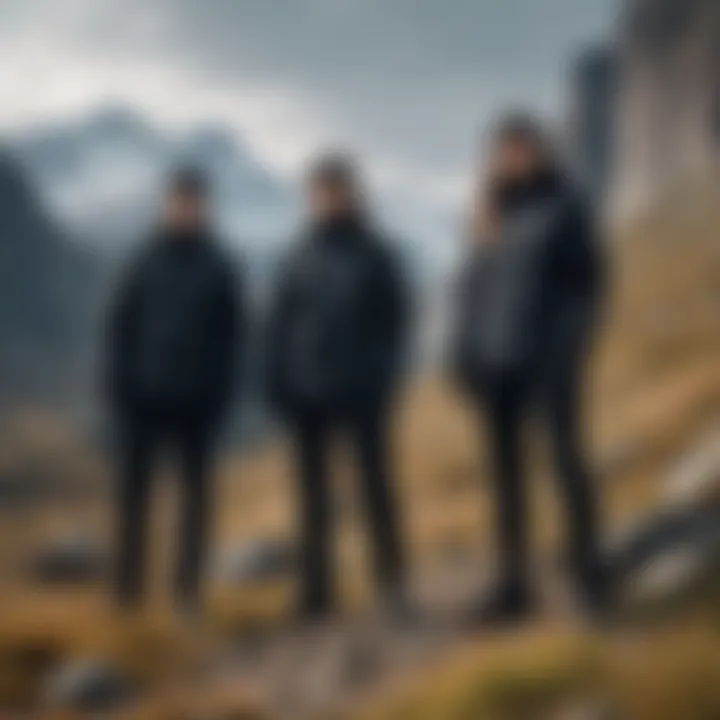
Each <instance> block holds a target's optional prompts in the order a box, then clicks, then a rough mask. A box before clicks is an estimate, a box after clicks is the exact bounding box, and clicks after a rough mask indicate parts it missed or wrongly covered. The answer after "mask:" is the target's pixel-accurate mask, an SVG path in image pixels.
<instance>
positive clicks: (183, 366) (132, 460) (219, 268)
mask: <svg viewBox="0 0 720 720" xmlns="http://www.w3.org/2000/svg"><path fill="white" fill-rule="evenodd" d="M207 194H208V192H207V183H206V180H205V178H204V177H203V175H202V173H201V172H199V171H198V170H196V169H193V168H187V169H182V170H180V171H178V172H177V173H176V174H175V175H174V176H173V178H172V180H171V182H170V185H169V190H168V194H167V199H166V204H165V216H164V218H163V222H162V223H161V225H160V227H159V228H158V229H157V230H156V231H155V232H154V233H153V234H152V236H151V237H150V238H149V239H148V240H147V241H146V242H145V243H144V245H143V246H142V248H141V250H140V251H139V253H138V257H137V258H136V260H135V262H134V263H132V264H131V267H130V268H129V270H128V272H127V273H126V276H125V277H124V278H123V280H122V282H121V283H120V286H119V288H118V289H117V292H116V295H115V297H114V300H113V303H112V305H111V309H110V313H109V317H108V321H107V331H108V332H107V342H106V348H105V354H106V359H105V382H106V391H107V394H108V397H109V402H110V404H111V407H112V410H113V412H114V415H115V417H116V419H117V421H118V426H119V430H120V432H119V435H120V453H121V456H122V468H121V477H120V483H119V506H118V510H119V549H118V552H119V559H118V565H117V577H116V592H117V596H118V600H119V602H120V603H121V604H123V605H125V606H131V605H134V604H135V603H137V602H138V601H139V599H140V598H141V595H142V589H143V574H144V556H145V554H146V551H147V547H146V546H147V540H146V533H147V524H148V522H147V521H148V518H147V514H148V500H149V494H150V486H151V478H152V473H153V469H154V465H155V461H156V460H157V456H158V453H159V451H160V450H162V449H170V450H172V451H173V452H174V453H176V454H177V456H178V459H179V462H180V465H181V470H182V472H181V479H182V494H183V509H182V525H181V531H180V543H179V551H180V561H179V568H178V575H177V592H178V596H179V600H180V603H181V606H182V609H183V610H185V611H187V612H189V613H192V612H195V611H198V610H199V609H200V605H199V585H200V574H201V570H202V565H203V560H204V554H205V545H206V535H207V523H208V514H209V500H210V498H209V487H208V485H209V481H210V478H209V477H208V476H209V464H210V458H211V454H212V448H213V442H214V440H215V439H216V436H217V434H218V431H219V429H220V425H221V422H222V420H223V417H224V415H225V412H226V411H227V410H228V406H229V404H230V400H231V397H232V392H233V388H234V386H235V383H236V379H237V377H236V376H237V371H238V366H239V365H240V360H241V358H240V355H241V351H242V349H243V344H244V343H243V340H244V333H245V318H244V312H243V303H242V299H241V295H242V292H241V286H240V280H239V277H238V276H237V274H236V271H235V269H234V268H233V264H232V261H231V260H230V258H228V257H227V256H226V254H225V252H224V251H223V250H222V249H221V247H220V246H219V244H218V242H217V241H216V239H215V234H214V232H213V230H212V229H211V227H210V221H209V217H208V198H207Z"/></svg>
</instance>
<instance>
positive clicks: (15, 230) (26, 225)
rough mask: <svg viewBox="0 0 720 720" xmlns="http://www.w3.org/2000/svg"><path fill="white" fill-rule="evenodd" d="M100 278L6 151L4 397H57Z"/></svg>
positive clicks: (1, 219) (1, 286)
mask: <svg viewBox="0 0 720 720" xmlns="http://www.w3.org/2000/svg"><path fill="white" fill-rule="evenodd" d="M99 281H100V273H98V265H97V263H96V260H95V259H94V258H93V257H92V255H91V254H90V252H89V251H88V249H86V248H83V247H80V246H78V245H76V244H75V243H73V242H72V240H71V239H70V238H69V237H67V236H66V235H64V234H63V233H62V232H61V231H60V229H59V228H58V227H57V226H56V225H55V223H54V221H53V220H52V219H51V217H50V215H48V214H47V212H46V211H45V209H44V206H43V203H42V201H41V199H40V198H39V196H38V194H37V192H36V191H35V189H34V188H33V185H32V183H31V182H30V180H29V179H28V176H27V173H26V172H25V171H24V170H23V169H22V166H21V164H20V163H19V161H18V160H17V159H16V158H15V157H14V156H13V155H12V154H11V153H9V152H8V151H7V150H1V151H0V397H1V398H2V399H3V400H7V399H12V398H13V397H19V398H23V400H26V401H27V400H29V399H31V398H36V399H37V398H38V397H41V398H42V399H43V400H45V399H48V398H49V396H50V395H53V396H56V395H58V394H59V393H61V392H62V391H63V389H64V388H65V387H66V381H67V380H68V378H69V376H70V375H71V374H72V372H73V371H76V370H77V369H78V367H79V365H78V363H79V359H80V356H81V354H82V348H83V347H84V346H85V345H86V339H87V337H88V335H89V330H90V327H91V325H92V322H93V320H92V314H93V308H94V307H95V306H96V303H94V302H93V301H92V300H93V297H94V296H96V293H97V291H98V285H99Z"/></svg>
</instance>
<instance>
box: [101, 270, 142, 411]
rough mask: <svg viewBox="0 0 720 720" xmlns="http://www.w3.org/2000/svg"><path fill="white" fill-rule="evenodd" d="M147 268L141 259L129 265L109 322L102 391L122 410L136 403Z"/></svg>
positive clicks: (111, 307)
mask: <svg viewBox="0 0 720 720" xmlns="http://www.w3.org/2000/svg"><path fill="white" fill-rule="evenodd" d="M143 266H144V261H143V260H142V259H141V258H138V259H136V260H135V261H133V262H132V263H131V264H130V265H129V266H128V268H127V270H126V271H125V272H124V274H123V276H122V277H121V279H120V281H119V283H118V286H117V288H116V290H115V294H114V296H113V297H112V298H111V301H110V304H109V309H108V312H107V315H106V319H105V342H104V348H103V350H104V352H103V359H102V385H103V387H102V390H103V395H104V396H105V398H106V399H107V400H108V401H109V402H110V403H111V404H112V405H115V406H120V407H124V406H127V404H129V403H130V402H131V401H132V394H133V389H132V387H131V377H130V358H131V357H132V353H133V346H134V343H135V337H136V330H137V322H138V317H139V313H140V295H141V288H142V275H143Z"/></svg>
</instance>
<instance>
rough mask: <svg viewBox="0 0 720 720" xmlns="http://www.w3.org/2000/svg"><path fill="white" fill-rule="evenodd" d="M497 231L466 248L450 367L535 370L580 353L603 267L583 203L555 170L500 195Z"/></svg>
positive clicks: (468, 378)
mask: <svg viewBox="0 0 720 720" xmlns="http://www.w3.org/2000/svg"><path fill="white" fill-rule="evenodd" d="M504 214H505V221H504V222H505V224H504V229H503V231H502V232H501V235H500V237H498V238H497V239H495V240H494V241H493V242H491V243H488V244H487V245H482V246H480V247H477V248H474V249H473V254H472V256H471V257H470V258H469V260H468V262H467V263H466V265H465V267H464V269H463V271H462V273H461V276H460V280H459V283H458V304H457V312H456V335H455V342H454V348H453V350H454V357H453V360H454V366H455V370H456V372H457V373H458V374H459V376H460V378H461V379H462V380H463V381H464V382H473V383H474V382H476V381H477V380H478V379H479V378H481V377H482V376H483V375H484V374H486V373H489V374H497V373H505V374H513V373H521V374H528V373H532V372H536V371H537V372H541V371H542V370H543V369H544V368H547V366H548V364H550V363H552V362H554V360H555V359H556V358H558V357H559V356H561V355H567V354H568V353H573V352H580V350H581V348H582V347H583V345H584V342H585V340H586V339H587V337H588V335H589V333H590V331H591V329H592V327H593V326H594V324H595V321H596V319H597V314H598V304H599V300H600V297H601V294H602V286H603V274H604V273H603V268H602V265H603V264H602V262H601V254H600V248H599V245H598V242H597V238H596V232H595V228H594V225H593V222H592V219H591V216H590V213H589V211H588V209H587V208H586V207H585V206H584V204H583V202H582V200H581V199H580V198H579V197H578V195H577V194H576V193H575V192H574V191H573V190H572V189H571V188H570V187H569V186H568V184H567V182H566V181H565V180H564V179H562V178H560V177H559V176H556V175H552V176H544V177H541V178H538V179H537V180H535V181H533V182H529V183H528V184H527V185H525V186H523V187H519V188H517V189H516V190H515V191H514V192H512V193H508V196H507V197H506V198H505V200H504Z"/></svg>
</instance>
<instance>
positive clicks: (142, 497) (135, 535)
mask: <svg viewBox="0 0 720 720" xmlns="http://www.w3.org/2000/svg"><path fill="white" fill-rule="evenodd" d="M156 441H157V437H156V433H155V429H154V427H153V426H152V423H149V422H146V421H145V420H142V419H139V418H136V419H133V420H132V421H130V422H128V424H127V426H126V427H125V428H124V437H123V441H122V450H121V452H122V470H121V473H122V474H121V477H120V481H119V488H118V490H119V497H118V505H117V508H118V531H119V532H118V559H117V567H116V578H115V585H116V587H115V592H116V597H117V600H118V602H119V603H120V604H121V605H123V606H132V605H135V604H136V603H137V602H138V601H139V599H140V597H141V594H142V590H143V583H144V574H145V572H144V571H145V551H146V544H147V543H146V537H147V520H148V518H147V515H148V501H149V491H150V481H151V473H152V464H153V460H154V454H155V451H156Z"/></svg>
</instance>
